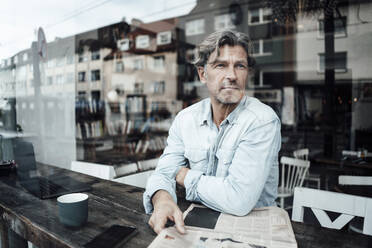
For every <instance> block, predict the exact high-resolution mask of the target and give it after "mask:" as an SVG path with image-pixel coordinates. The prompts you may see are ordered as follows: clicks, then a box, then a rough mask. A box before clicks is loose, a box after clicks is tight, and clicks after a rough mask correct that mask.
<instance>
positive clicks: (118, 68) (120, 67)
mask: <svg viewBox="0 0 372 248" xmlns="http://www.w3.org/2000/svg"><path fill="white" fill-rule="evenodd" d="M115 68H116V72H124V63H123V61H116V67H115Z"/></svg>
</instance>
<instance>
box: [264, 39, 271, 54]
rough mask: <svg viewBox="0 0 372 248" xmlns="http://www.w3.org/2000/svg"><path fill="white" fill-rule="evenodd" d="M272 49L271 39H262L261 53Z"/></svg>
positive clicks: (269, 51)
mask: <svg viewBox="0 0 372 248" xmlns="http://www.w3.org/2000/svg"><path fill="white" fill-rule="evenodd" d="M272 51H273V43H272V41H271V40H263V53H264V54H265V53H271V52H272Z"/></svg>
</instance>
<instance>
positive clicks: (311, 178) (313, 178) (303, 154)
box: [293, 148, 320, 189]
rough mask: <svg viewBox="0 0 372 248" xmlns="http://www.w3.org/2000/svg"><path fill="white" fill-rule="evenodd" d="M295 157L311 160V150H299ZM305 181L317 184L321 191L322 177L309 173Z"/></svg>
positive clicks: (295, 152) (294, 153)
mask: <svg viewBox="0 0 372 248" xmlns="http://www.w3.org/2000/svg"><path fill="white" fill-rule="evenodd" d="M293 156H294V157H295V158H298V159H303V160H309V149H308V148H303V149H298V150H296V151H294V152H293ZM305 181H310V182H315V183H316V187H317V189H320V175H318V174H312V173H310V172H309V171H308V172H307V174H306V175H305Z"/></svg>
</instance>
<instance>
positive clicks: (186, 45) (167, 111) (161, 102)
mask: <svg viewBox="0 0 372 248" xmlns="http://www.w3.org/2000/svg"><path fill="white" fill-rule="evenodd" d="M301 8H302V9H299V6H294V7H293V6H291V5H290V3H289V2H288V6H287V7H283V6H281V5H280V4H279V3H278V2H275V1H263V2H262V1H225V2H223V1H209V0H203V1H197V2H196V4H195V6H194V8H193V9H192V10H191V11H190V12H189V13H188V14H186V15H182V16H178V17H175V18H168V19H163V20H159V21H153V22H143V21H141V20H139V19H134V20H132V21H130V22H126V21H121V22H117V23H113V24H111V25H106V26H102V27H97V28H96V29H94V30H90V31H87V32H82V33H78V34H75V35H72V36H70V37H64V38H56V39H55V40H51V41H49V42H48V43H47V57H46V58H42V57H41V56H40V54H39V53H38V50H37V47H36V44H34V45H33V46H32V47H31V48H20V50H19V52H17V53H16V54H14V55H13V56H10V57H7V58H1V63H0V130H1V131H2V132H3V131H4V130H6V131H9V130H11V131H14V132H16V131H17V130H18V131H19V130H22V131H23V133H24V134H28V135H29V136H30V137H32V139H34V141H35V144H36V145H35V147H36V151H37V152H38V153H37V154H38V155H37V156H38V158H37V159H38V161H40V162H44V163H50V164H55V165H58V166H63V167H68V166H69V164H70V162H71V161H72V160H84V161H90V162H96V163H102V164H115V165H121V164H126V163H130V162H133V161H140V160H144V159H152V158H156V157H158V156H159V155H160V154H161V153H162V150H163V149H164V147H165V145H166V137H167V132H168V130H169V127H170V125H171V123H172V120H173V118H174V116H175V115H176V114H177V113H178V112H179V111H180V110H181V109H182V108H184V107H187V106H189V105H191V104H193V103H195V102H197V101H198V100H200V99H202V98H205V97H208V92H207V90H206V88H205V86H204V85H203V84H202V83H201V82H200V81H199V78H198V75H197V73H196V70H195V68H194V66H193V65H192V61H193V60H194V58H195V53H196V47H197V45H198V44H199V43H200V42H201V41H202V40H203V39H204V37H205V36H206V35H207V34H209V33H211V32H214V31H215V30H220V29H226V28H232V29H235V30H237V31H240V32H245V33H248V34H249V36H250V37H251V39H252V56H253V57H254V58H255V60H256V66H255V70H254V71H252V73H251V78H250V80H249V82H248V83H247V87H246V94H247V95H249V96H252V97H256V98H258V99H260V100H261V101H262V102H264V103H266V104H268V105H270V106H271V107H272V108H273V109H274V110H275V111H276V113H277V114H278V116H279V117H280V118H281V121H282V135H283V145H282V150H281V153H282V154H287V155H289V154H292V151H293V150H295V149H297V148H303V147H307V148H309V149H310V156H329V157H337V156H340V154H341V152H342V150H358V149H362V148H363V149H368V150H371V151H372V143H371V134H372V119H371V117H370V114H369V112H370V109H371V107H372V106H371V102H372V90H371V89H372V86H371V85H372V75H371V70H370V67H371V60H370V55H371V46H370V44H371V42H372V34H371V30H372V28H371V20H370V18H369V13H370V10H371V9H372V2H371V1H361V2H357V3H351V2H350V1H349V2H346V1H338V2H337V6H335V7H332V8H331V7H330V9H327V8H324V6H320V5H319V6H318V5H316V4H314V5H311V4H310V5H309V6H307V5H306V6H305V5H304V6H302V7H301ZM325 9H326V10H327V11H326V14H327V13H333V14H332V16H331V17H332V18H328V17H327V16H325V12H324V10H325ZM299 10H301V11H299ZM61 151H62V152H61ZM4 156H7V157H9V156H10V155H4V153H3V157H4Z"/></svg>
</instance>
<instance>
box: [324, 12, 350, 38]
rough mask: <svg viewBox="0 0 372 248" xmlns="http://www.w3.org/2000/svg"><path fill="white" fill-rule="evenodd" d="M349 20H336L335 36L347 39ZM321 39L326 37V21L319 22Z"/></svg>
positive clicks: (344, 18) (342, 18)
mask: <svg viewBox="0 0 372 248" xmlns="http://www.w3.org/2000/svg"><path fill="white" fill-rule="evenodd" d="M346 27H347V18H346V16H343V17H341V18H335V19H334V35H335V36H336V37H346V35H347V33H346ZM318 28H319V33H318V35H319V37H324V20H323V19H321V20H319V22H318Z"/></svg>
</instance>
